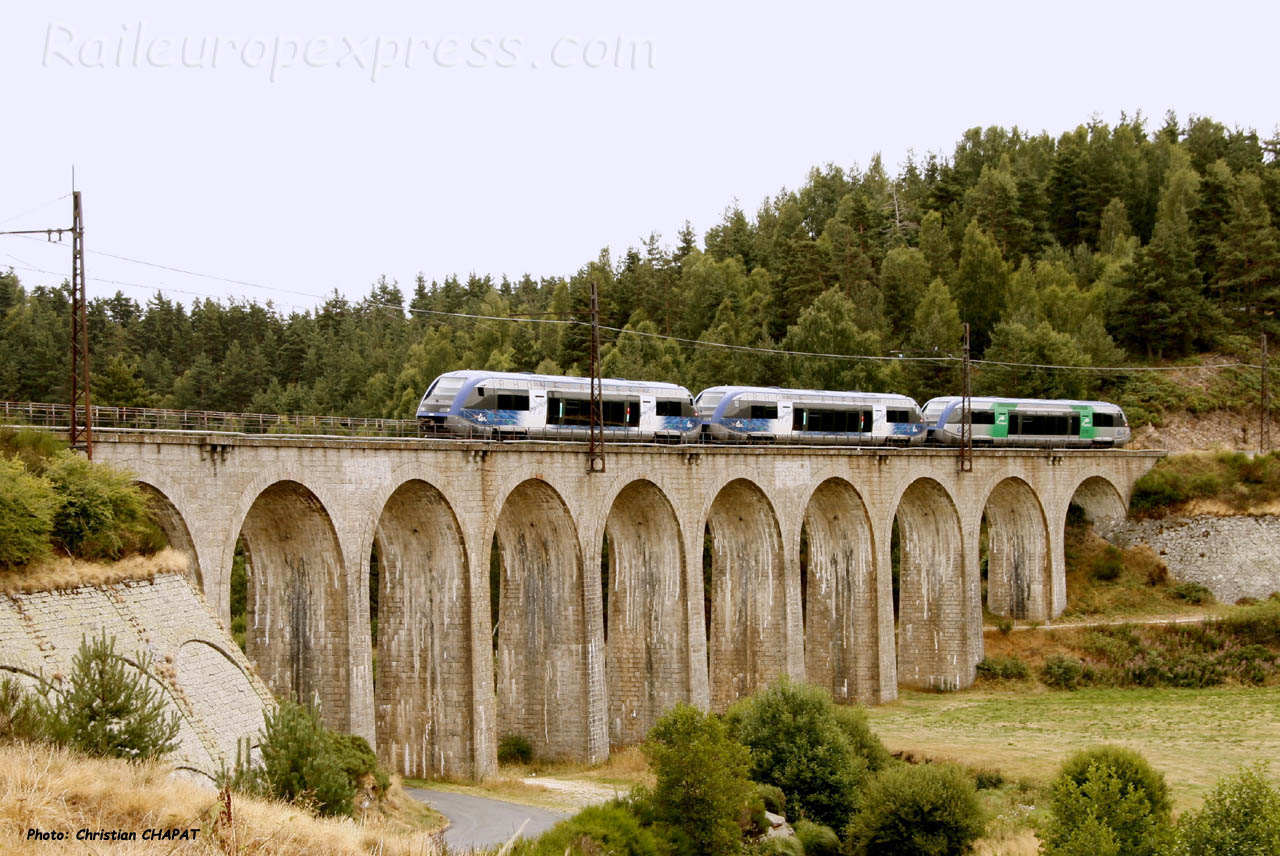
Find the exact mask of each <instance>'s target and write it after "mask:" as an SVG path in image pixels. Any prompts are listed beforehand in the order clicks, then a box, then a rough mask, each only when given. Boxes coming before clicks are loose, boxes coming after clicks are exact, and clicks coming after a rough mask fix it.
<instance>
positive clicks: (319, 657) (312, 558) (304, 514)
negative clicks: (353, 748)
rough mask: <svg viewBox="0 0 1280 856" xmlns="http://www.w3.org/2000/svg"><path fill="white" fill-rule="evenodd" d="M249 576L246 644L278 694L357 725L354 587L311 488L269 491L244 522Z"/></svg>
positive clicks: (341, 723)
mask: <svg viewBox="0 0 1280 856" xmlns="http://www.w3.org/2000/svg"><path fill="white" fill-rule="evenodd" d="M240 535H241V536H242V537H243V538H244V545H245V559H246V565H247V570H248V577H249V597H248V605H247V609H246V615H245V643H246V644H245V649H246V653H247V654H248V655H249V659H250V660H252V661H253V663H254V664H255V665H256V666H257V668H258V671H259V673H260V674H261V675H262V677H263V678H264V679H265V680H266V682H267V686H268V687H270V688H271V691H272V692H273V693H275V694H276V695H278V696H285V697H289V698H294V699H297V700H299V701H302V702H304V703H314V704H318V705H319V707H320V712H321V716H322V718H323V720H324V722H325V723H326V724H327V725H329V726H330V727H333V728H337V729H340V730H343V731H346V730H348V728H349V713H350V707H351V669H350V665H349V662H348V649H349V645H350V640H349V637H348V628H347V622H348V608H347V607H348V604H347V598H348V592H347V576H346V573H345V569H344V567H343V559H342V550H341V548H340V547H339V544H338V535H337V532H336V531H335V529H334V526H333V522H332V520H331V519H330V517H329V513H328V511H327V510H326V509H325V507H324V505H323V504H322V503H321V502H320V500H319V499H317V498H316V495H315V494H314V493H312V492H311V491H310V490H309V489H308V488H306V487H305V486H304V485H302V484H300V483H298V482H296V481H277V482H275V483H273V484H271V485H269V486H268V487H267V488H265V489H264V490H262V491H261V492H260V493H259V494H258V495H257V497H256V498H255V499H254V501H253V503H252V505H250V507H249V510H248V512H247V513H246V514H245V516H244V522H243V523H242V525H241V529H240Z"/></svg>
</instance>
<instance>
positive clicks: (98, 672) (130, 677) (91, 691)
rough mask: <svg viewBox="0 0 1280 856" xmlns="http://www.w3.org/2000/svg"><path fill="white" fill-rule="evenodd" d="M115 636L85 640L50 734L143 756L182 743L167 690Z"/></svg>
mask: <svg viewBox="0 0 1280 856" xmlns="http://www.w3.org/2000/svg"><path fill="white" fill-rule="evenodd" d="M115 643H116V640H115V637H111V638H110V639H108V638H107V636H106V635H105V634H104V635H102V636H99V637H96V638H94V639H93V640H89V639H84V640H81V642H80V650H79V651H77V652H76V656H75V659H74V660H73V661H72V666H71V675H70V678H69V682H68V686H67V689H66V690H65V691H64V692H63V693H62V695H61V696H59V697H58V699H57V701H56V702H55V703H54V704H53V706H52V709H51V710H50V711H49V722H48V726H47V728H48V731H49V735H50V736H51V737H52V738H53V740H54V741H55V742H57V743H61V744H62V745H64V746H69V747H71V748H73V749H78V750H79V751H81V752H84V753H86V754H89V755H95V756H98V757H101V758H126V759H128V760H133V761H140V760H146V759H149V758H159V757H163V756H164V755H168V754H169V753H170V752H172V751H173V750H174V749H175V748H177V745H178V743H177V737H178V714H177V713H174V712H168V713H167V715H166V708H167V705H166V704H165V699H164V692H163V690H161V689H160V688H159V685H157V684H155V683H154V681H153V680H152V679H151V678H149V677H148V676H147V672H148V670H149V669H150V660H149V659H148V658H147V657H145V656H144V657H142V658H140V660H139V662H138V665H137V667H136V668H135V667H134V666H133V665H132V664H131V663H129V662H128V661H127V660H125V658H124V657H122V656H120V655H119V654H117V653H116V650H115Z"/></svg>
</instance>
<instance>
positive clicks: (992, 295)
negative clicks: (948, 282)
mask: <svg viewBox="0 0 1280 856" xmlns="http://www.w3.org/2000/svg"><path fill="white" fill-rule="evenodd" d="M1008 278H1009V268H1008V266H1007V265H1006V264H1005V261H1004V257H1003V256H1002V255H1001V253H1000V247H999V246H997V245H996V242H995V241H994V240H992V238H991V236H990V235H988V234H987V233H986V232H984V231H983V230H982V229H981V228H980V227H979V226H978V224H977V223H974V222H970V223H969V226H968V228H966V229H965V232H964V244H963V246H962V247H961V250H960V266H959V268H958V269H957V270H956V280H955V296H956V302H957V303H958V304H959V305H960V317H961V319H962V320H964V321H967V322H969V327H970V330H969V335H970V341H971V343H972V348H973V351H974V353H977V354H981V353H982V352H983V351H984V350H986V347H987V343H988V342H990V341H991V328H992V327H994V326H995V324H996V322H997V321H998V320H999V319H1000V316H1001V314H1002V313H1003V312H1004V299H1005V288H1006V284H1007V282H1008Z"/></svg>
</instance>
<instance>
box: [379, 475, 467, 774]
mask: <svg viewBox="0 0 1280 856" xmlns="http://www.w3.org/2000/svg"><path fill="white" fill-rule="evenodd" d="M373 540H374V543H375V544H376V545H377V550H378V560H379V570H378V649H377V676H376V678H375V681H374V711H375V720H376V734H377V741H376V742H377V751H378V756H379V758H381V759H382V761H383V762H384V763H386V764H388V765H390V766H392V767H394V768H395V769H397V770H398V771H399V772H401V773H403V774H405V775H407V776H416V777H419V778H425V777H429V776H451V775H460V776H465V775H469V774H470V772H471V768H472V766H471V761H472V742H473V732H472V725H473V722H472V686H471V671H472V669H471V622H470V603H469V587H468V580H467V560H466V551H465V549H464V545H463V538H462V529H461V527H460V526H459V525H458V519H457V516H456V515H455V514H454V512H453V509H452V507H450V505H449V502H448V500H447V499H445V497H444V495H443V494H442V493H441V492H440V491H439V490H438V489H436V488H435V487H434V486H432V485H430V484H428V483H427V482H425V481H423V480H421V479H410V480H409V481H406V482H404V483H402V484H401V485H400V486H399V487H397V488H396V490H395V491H394V492H393V493H392V494H391V496H390V497H389V498H388V499H387V501H386V504H385V505H384V506H383V509H382V514H381V516H380V517H379V519H378V526H377V529H376V530H375V532H374V536H373Z"/></svg>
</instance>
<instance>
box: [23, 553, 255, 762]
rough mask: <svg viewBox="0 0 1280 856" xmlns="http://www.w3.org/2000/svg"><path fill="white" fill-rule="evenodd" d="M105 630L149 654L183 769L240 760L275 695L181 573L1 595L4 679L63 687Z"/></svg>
mask: <svg viewBox="0 0 1280 856" xmlns="http://www.w3.org/2000/svg"><path fill="white" fill-rule="evenodd" d="M103 632H105V633H106V634H107V636H109V637H115V640H116V647H115V650H116V653H118V654H120V655H121V656H122V657H124V658H125V659H126V660H128V661H130V662H131V663H132V664H134V665H135V667H136V666H137V664H138V663H139V662H140V661H141V657H140V655H141V654H143V653H145V654H148V655H150V658H151V668H150V669H149V670H148V673H147V675H148V677H149V678H151V680H152V681H153V682H154V684H155V685H156V686H158V687H159V688H160V689H161V690H162V692H163V694H164V698H165V700H166V702H167V704H168V705H169V707H170V708H171V709H172V710H176V711H177V712H178V714H179V717H180V720H181V726H180V731H179V747H178V750H177V751H176V753H175V754H174V756H173V757H172V759H171V760H172V761H173V763H174V765H175V766H176V767H178V768H179V769H181V770H187V771H190V772H194V773H198V774H199V775H200V776H201V777H202V778H204V777H208V779H212V777H213V776H215V775H216V774H217V772H218V770H219V769H220V768H221V767H222V765H223V764H224V763H225V764H226V765H227V766H228V767H230V766H231V765H232V764H234V763H235V758H236V744H237V741H239V740H240V738H242V737H248V738H250V739H255V738H256V737H257V735H258V733H259V731H260V730H261V729H262V723H263V713H264V711H265V710H266V709H267V708H268V706H270V705H271V704H273V702H272V698H271V694H270V692H268V691H267V688H266V686H265V685H264V684H263V683H262V681H261V680H260V679H259V678H258V676H257V675H256V674H255V672H254V670H253V667H252V666H250V665H249V661H248V660H247V659H246V658H245V656H244V654H243V653H241V651H240V649H239V647H237V646H236V644H235V642H234V641H233V640H232V639H231V637H230V635H229V634H228V633H227V632H226V631H225V630H224V629H223V628H222V626H221V625H220V624H219V623H218V622H217V620H216V619H215V618H214V617H213V613H212V612H210V610H209V607H208V606H207V605H206V603H205V601H204V598H203V596H201V595H200V594H197V592H196V591H195V589H193V588H192V586H191V584H190V583H189V582H188V581H187V580H186V578H185V577H183V576H181V575H178V574H161V575H158V576H156V577H155V578H154V579H151V580H139V581H130V582H123V583H117V584H115V585H109V586H102V587H93V586H85V587H82V588H76V589H70V590H68V591H55V592H32V593H27V594H11V595H5V596H0V677H16V679H17V680H18V681H19V682H20V683H22V684H24V685H25V686H27V687H29V688H35V687H38V686H40V685H42V684H47V685H51V686H52V687H53V689H54V691H55V692H57V691H61V689H62V688H63V687H65V686H66V680H67V678H68V676H69V675H70V674H71V665H72V660H73V659H74V658H75V655H76V652H77V651H78V650H79V647H80V642H81V640H82V639H83V638H84V637H86V636H88V637H93V636H97V635H100V634H102V633H103Z"/></svg>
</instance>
